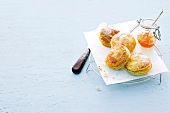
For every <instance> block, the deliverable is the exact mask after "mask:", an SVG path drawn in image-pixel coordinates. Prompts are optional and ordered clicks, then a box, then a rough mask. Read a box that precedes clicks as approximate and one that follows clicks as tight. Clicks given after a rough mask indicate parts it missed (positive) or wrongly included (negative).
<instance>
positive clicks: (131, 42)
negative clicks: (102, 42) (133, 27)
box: [110, 33, 136, 52]
mask: <svg viewBox="0 0 170 113" xmlns="http://www.w3.org/2000/svg"><path fill="white" fill-rule="evenodd" d="M110 44H111V48H114V47H115V46H116V45H124V46H126V47H127V48H128V49H129V51H130V52H133V50H134V49H135V47H136V40H135V38H134V37H133V36H132V35H131V34H130V33H118V34H117V35H114V36H113V37H112V39H111V42H110Z"/></svg>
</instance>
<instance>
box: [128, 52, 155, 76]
mask: <svg viewBox="0 0 170 113" xmlns="http://www.w3.org/2000/svg"><path fill="white" fill-rule="evenodd" d="M125 67H126V69H127V70H128V72H129V73H131V74H133V75H144V74H147V73H148V72H149V70H150V69H151V68H152V63H151V60H150V58H149V57H147V56H146V55H143V54H141V53H139V54H132V55H131V57H130V59H129V61H128V63H127V64H126V65H125Z"/></svg>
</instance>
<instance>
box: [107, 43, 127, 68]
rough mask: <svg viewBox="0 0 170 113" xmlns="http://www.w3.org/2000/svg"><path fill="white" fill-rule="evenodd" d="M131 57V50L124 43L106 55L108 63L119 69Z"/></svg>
mask: <svg viewBox="0 0 170 113" xmlns="http://www.w3.org/2000/svg"><path fill="white" fill-rule="evenodd" d="M129 58H130V51H129V50H128V49H127V48H126V47H125V46H123V45H119V46H116V47H115V48H114V49H112V50H111V51H110V52H109V53H108V55H107V56H106V59H105V62H106V65H107V66H108V67H110V68H112V69H115V70H118V69H121V68H122V67H124V65H125V64H126V63H127V62H128V60H129Z"/></svg>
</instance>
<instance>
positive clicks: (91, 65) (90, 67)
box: [86, 46, 163, 85]
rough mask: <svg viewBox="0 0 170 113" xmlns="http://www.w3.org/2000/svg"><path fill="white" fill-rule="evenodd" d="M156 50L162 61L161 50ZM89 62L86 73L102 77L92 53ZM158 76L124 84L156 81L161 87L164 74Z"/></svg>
mask: <svg viewBox="0 0 170 113" xmlns="http://www.w3.org/2000/svg"><path fill="white" fill-rule="evenodd" d="M154 49H155V50H156V52H157V54H158V56H159V57H160V58H161V59H163V56H162V54H161V52H160V50H159V49H158V48H157V47H156V46H154ZM88 62H89V64H88V66H87V68H86V73H88V72H89V71H93V72H95V73H96V74H97V75H98V76H100V77H101V75H100V73H99V71H98V69H97V66H96V65H95V61H94V59H92V53H90V56H89V59H88ZM157 75H159V78H158V79H157V78H156V77H155V75H152V76H147V77H143V78H139V79H136V80H131V81H128V82H123V84H135V83H141V82H145V81H148V80H154V81H155V82H156V83H157V84H158V85H161V82H162V73H159V74H157Z"/></svg>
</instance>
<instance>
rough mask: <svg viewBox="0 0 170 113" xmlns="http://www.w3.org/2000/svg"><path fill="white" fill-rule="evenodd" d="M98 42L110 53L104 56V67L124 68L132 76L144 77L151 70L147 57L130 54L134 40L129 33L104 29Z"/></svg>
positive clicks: (134, 43)
mask: <svg viewBox="0 0 170 113" xmlns="http://www.w3.org/2000/svg"><path fill="white" fill-rule="evenodd" d="M99 39H100V42H101V44H102V45H103V46H105V47H110V48H111V51H110V52H109V53H108V54H107V55H106V58H105V62H106V65H107V66H108V67H109V68H111V69H114V70H120V69H122V68H124V67H125V68H126V70H127V71H128V72H129V73H130V74H132V75H145V74H147V73H148V72H149V71H150V70H151V68H152V63H151V60H150V58H149V57H147V56H146V55H144V54H138V53H137V54H131V53H132V52H133V51H134V49H135V47H136V40H135V38H134V37H133V36H132V35H131V34H130V33H121V32H120V31H119V30H114V29H110V28H109V27H105V28H103V29H102V30H101V31H100V35H99Z"/></svg>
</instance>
